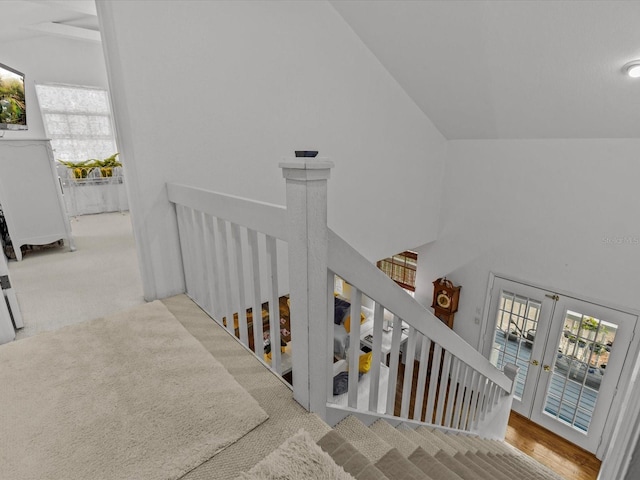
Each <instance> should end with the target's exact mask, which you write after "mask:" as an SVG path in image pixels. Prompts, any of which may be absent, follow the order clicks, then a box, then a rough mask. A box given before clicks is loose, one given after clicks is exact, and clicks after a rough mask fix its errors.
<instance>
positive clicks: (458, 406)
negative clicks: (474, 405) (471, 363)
mask: <svg viewBox="0 0 640 480" xmlns="http://www.w3.org/2000/svg"><path fill="white" fill-rule="evenodd" d="M459 363H460V373H459V375H458V394H457V395H456V399H455V404H454V411H453V421H452V422H451V425H452V427H453V428H460V426H459V425H460V417H461V414H462V409H463V405H464V397H465V392H466V389H467V373H468V367H467V365H465V364H464V363H462V362H459Z"/></svg>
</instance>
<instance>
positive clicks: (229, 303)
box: [217, 218, 235, 335]
mask: <svg viewBox="0 0 640 480" xmlns="http://www.w3.org/2000/svg"><path fill="white" fill-rule="evenodd" d="M217 223H218V242H217V243H218V245H219V246H220V249H219V253H220V257H221V258H222V262H221V266H222V268H221V273H222V279H223V282H224V290H225V317H226V321H227V330H228V331H229V332H230V333H231V334H232V335H235V331H234V330H235V329H234V324H233V300H232V296H231V268H230V266H229V241H228V239H227V222H226V221H224V220H222V219H221V218H218V219H217Z"/></svg>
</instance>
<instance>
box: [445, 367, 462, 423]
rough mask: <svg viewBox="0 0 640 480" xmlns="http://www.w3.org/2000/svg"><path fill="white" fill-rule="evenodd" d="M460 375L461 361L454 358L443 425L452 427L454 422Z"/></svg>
mask: <svg viewBox="0 0 640 480" xmlns="http://www.w3.org/2000/svg"><path fill="white" fill-rule="evenodd" d="M459 373H460V360H458V359H457V358H456V357H453V356H452V360H451V376H450V377H449V390H448V395H447V411H446V412H445V419H444V423H443V425H444V426H445V427H450V426H451V423H452V421H453V404H454V403H455V399H456V392H457V391H458V374H459Z"/></svg>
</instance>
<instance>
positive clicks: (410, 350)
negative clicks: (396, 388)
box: [400, 327, 418, 418]
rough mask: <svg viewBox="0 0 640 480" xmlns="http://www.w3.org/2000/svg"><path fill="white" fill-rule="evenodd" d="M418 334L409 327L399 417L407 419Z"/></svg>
mask: <svg viewBox="0 0 640 480" xmlns="http://www.w3.org/2000/svg"><path fill="white" fill-rule="evenodd" d="M417 335H418V333H417V332H416V329H415V328H414V327H409V340H408V341H407V351H406V352H405V360H404V382H403V385H402V403H401V406H400V416H401V417H402V418H409V402H410V401H411V387H412V386H413V367H414V361H415V357H416V336H417Z"/></svg>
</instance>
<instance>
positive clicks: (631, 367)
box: [478, 272, 640, 478]
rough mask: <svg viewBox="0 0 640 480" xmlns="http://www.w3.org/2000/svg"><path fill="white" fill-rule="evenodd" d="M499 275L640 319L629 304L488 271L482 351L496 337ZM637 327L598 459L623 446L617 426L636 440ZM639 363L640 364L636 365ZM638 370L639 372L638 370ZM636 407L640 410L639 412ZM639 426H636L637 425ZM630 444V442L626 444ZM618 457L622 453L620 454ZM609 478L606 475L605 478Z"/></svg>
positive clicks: (639, 350) (639, 342)
mask: <svg viewBox="0 0 640 480" xmlns="http://www.w3.org/2000/svg"><path fill="white" fill-rule="evenodd" d="M496 277H497V278H502V279H504V280H508V281H511V282H516V283H520V284H523V285H526V286H530V287H535V288H539V289H540V290H547V291H552V292H555V293H557V294H558V295H561V296H564V297H569V298H574V299H578V300H583V301H585V302H589V303H593V304H595V305H600V306H602V307H605V308H610V309H613V310H619V311H621V312H624V313H628V314H630V315H635V316H637V317H638V318H639V319H640V311H639V310H635V309H631V308H628V307H623V306H620V305H615V304H612V303H609V302H603V301H602V300H599V299H593V298H590V297H587V296H583V295H577V294H575V293H571V292H567V291H565V290H562V289H557V288H549V287H545V286H542V285H540V284H536V283H534V282H530V281H527V280H523V279H521V278H517V277H514V276H512V275H505V274H501V273H495V272H489V280H488V283H487V289H486V294H485V303H484V310H483V316H482V325H481V329H480V339H479V341H478V351H479V352H483V351H484V349H485V347H486V343H487V342H488V341H490V342H492V341H493V338H492V337H491V338H487V335H489V334H490V332H491V331H492V330H495V323H494V322H495V320H496V319H491V320H490V319H489V310H490V306H491V303H490V302H491V298H490V296H491V290H492V289H493V286H494V283H495V279H496ZM490 322H491V323H492V325H491V327H489V323H490ZM637 329H638V330H639V331H638V332H636V333H637V334H635V335H634V336H633V339H632V340H631V344H630V346H629V351H628V354H627V361H625V364H624V367H623V368H622V374H621V375H620V381H619V382H618V390H617V391H616V395H615V396H614V398H613V401H612V403H611V409H610V412H609V418H607V421H606V423H605V427H604V430H603V432H602V439H601V441H600V445H599V446H598V449H597V451H596V457H597V458H598V459H601V460H603V458H604V455H605V453H607V450H608V449H609V445H610V443H615V445H621V444H620V443H619V442H618V439H616V441H615V442H612V441H611V437H612V434H613V433H614V431H615V430H616V425H621V426H620V427H618V428H622V431H623V433H625V434H626V435H624V436H625V437H627V440H628V441H632V440H634V439H633V438H629V436H630V435H631V434H630V430H633V431H636V430H640V401H632V400H631V401H630V399H629V395H630V392H631V391H635V392H639V391H640V385H633V384H632V383H631V379H632V378H633V379H635V378H636V377H637V378H638V379H640V358H639V353H640V321H639V322H638V325H637ZM634 359H635V360H634ZM636 364H637V366H636ZM635 370H638V371H635ZM623 406H624V407H632V408H629V410H630V411H629V412H624V410H623V409H622V407H623ZM636 410H637V411H636ZM623 412H624V413H625V415H632V417H631V418H629V417H627V418H629V420H631V419H632V418H633V419H635V420H636V423H637V426H635V427H634V428H632V429H629V428H628V426H626V427H625V426H624V425H623V424H625V422H624V421H623V418H624V415H621V414H622V413H623ZM636 427H637V428H636ZM638 444H639V445H640V442H638ZM625 445H628V444H625ZM617 457H618V458H619V456H617ZM629 460H630V456H629V457H627V458H626V459H621V458H619V463H620V464H622V463H625V462H626V464H628V462H629ZM617 464H618V462H617V461H616V462H615V464H614V465H611V464H607V463H606V461H603V466H606V467H607V468H608V470H609V471H613V470H616V469H617V468H618V465H617ZM603 478H606V477H603Z"/></svg>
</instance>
